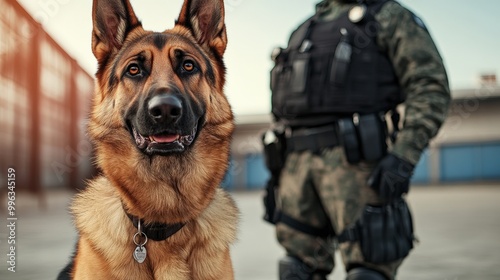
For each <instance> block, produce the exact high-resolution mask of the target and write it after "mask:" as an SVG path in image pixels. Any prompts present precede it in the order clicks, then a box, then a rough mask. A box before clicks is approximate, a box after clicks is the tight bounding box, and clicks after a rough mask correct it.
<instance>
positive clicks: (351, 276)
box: [346, 267, 387, 280]
mask: <svg viewBox="0 0 500 280" xmlns="http://www.w3.org/2000/svg"><path fill="white" fill-rule="evenodd" d="M346 280H387V278H385V276H384V275H382V274H381V273H380V272H377V271H375V270H372V269H368V268H365V267H356V268H353V269H351V270H349V272H348V273H347V278H346Z"/></svg>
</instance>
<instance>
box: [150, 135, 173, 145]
mask: <svg viewBox="0 0 500 280" xmlns="http://www.w3.org/2000/svg"><path fill="white" fill-rule="evenodd" d="M151 138H153V141H155V142H156V143H172V142H174V141H175V140H177V139H178V138H179V135H156V136H152V137H151Z"/></svg>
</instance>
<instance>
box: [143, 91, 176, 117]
mask: <svg viewBox="0 0 500 280" xmlns="http://www.w3.org/2000/svg"><path fill="white" fill-rule="evenodd" d="M148 112H149V115H150V116H151V118H152V119H153V120H154V121H156V122H157V123H174V122H176V121H177V120H178V119H179V118H180V117H181V116H182V103H181V100H180V99H179V98H178V97H176V96H174V95H171V94H160V95H156V96H154V97H153V98H151V99H150V100H149V102H148Z"/></svg>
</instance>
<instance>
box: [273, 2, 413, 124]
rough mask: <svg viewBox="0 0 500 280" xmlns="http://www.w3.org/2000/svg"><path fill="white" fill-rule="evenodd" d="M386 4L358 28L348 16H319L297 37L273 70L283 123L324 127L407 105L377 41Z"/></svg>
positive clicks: (372, 9) (371, 7)
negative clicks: (330, 18) (379, 17)
mask: <svg viewBox="0 0 500 280" xmlns="http://www.w3.org/2000/svg"><path fill="white" fill-rule="evenodd" d="M384 2H386V1H378V2H375V3H373V2H372V3H373V4H368V7H367V12H366V15H365V16H364V18H363V20H362V21H360V22H358V23H353V22H351V20H349V16H348V12H347V13H345V14H343V15H341V16H340V17H338V18H337V19H335V20H333V21H327V22H320V21H317V20H316V16H314V17H312V18H310V19H309V20H307V21H306V22H305V23H303V24H302V25H301V26H299V28H298V29H297V30H295V31H294V32H293V33H292V35H291V38H290V41H289V43H288V47H287V48H286V49H284V50H282V51H281V53H280V54H279V55H277V57H276V58H275V62H276V64H275V66H274V67H273V69H272V71H271V90H272V112H273V114H274V115H275V116H276V117H277V118H278V119H284V120H285V121H286V122H287V123H288V124H289V125H292V126H314V125H323V124H326V123H329V122H332V121H334V120H335V119H337V118H339V117H342V116H348V115H352V114H354V113H359V114H366V113H374V112H381V111H383V112H386V111H388V110H390V109H392V108H394V107H395V106H396V105H397V104H399V103H401V102H402V101H403V100H402V95H401V90H400V87H399V83H398V79H397V77H396V75H395V73H394V70H393V67H392V64H391V62H390V60H389V58H388V57H387V55H386V54H385V53H384V52H382V51H381V50H380V49H379V47H378V46H377V42H376V40H377V28H378V25H377V22H376V21H375V18H374V14H376V12H378V11H379V10H380V7H381V6H382V4H383V3H384ZM341 45H342V46H341ZM336 52H337V55H336V54H335V53H336Z"/></svg>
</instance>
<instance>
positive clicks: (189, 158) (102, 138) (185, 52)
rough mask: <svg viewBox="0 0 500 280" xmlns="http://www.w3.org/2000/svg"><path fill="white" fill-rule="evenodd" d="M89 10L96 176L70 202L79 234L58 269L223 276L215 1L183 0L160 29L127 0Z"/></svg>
mask: <svg viewBox="0 0 500 280" xmlns="http://www.w3.org/2000/svg"><path fill="white" fill-rule="evenodd" d="M92 13H93V15H92V19H93V34H92V51H93V53H94V55H95V57H96V58H97V62H98V71H97V73H96V87H95V95H94V97H93V107H92V110H91V114H90V118H89V125H88V134H89V136H90V138H91V140H92V142H93V144H94V146H95V151H96V163H97V166H98V167H99V170H100V171H101V173H102V175H100V176H99V177H97V178H95V179H93V180H92V181H90V182H89V184H88V186H87V188H86V189H85V190H84V191H83V192H82V193H80V194H78V195H77V196H76V198H75V199H74V201H73V204H72V206H71V210H72V212H73V215H74V220H75V225H76V228H77V230H78V233H79V239H78V243H77V246H76V252H75V254H74V256H73V258H72V261H71V263H70V264H69V265H68V266H67V267H66V268H65V269H64V270H63V271H62V272H61V273H60V275H59V279H92V280H96V279H106V280H108V279H133V280H145V279H175V280H179V279H190V280H191V279H203V280H208V279H214V280H215V279H216V280H220V279H233V278H234V276H233V268H232V263H231V258H230V250H229V249H230V245H231V243H232V242H233V241H234V240H235V235H236V230H237V229H236V227H237V222H238V215H239V214H238V210H237V208H236V206H235V203H234V202H233V200H232V199H231V198H230V197H229V195H228V194H226V193H225V192H224V191H222V190H221V188H220V187H219V185H220V183H221V181H222V179H223V177H224V174H225V172H226V169H227V168H228V159H229V151H230V140H231V135H232V132H233V129H234V121H233V114H232V111H231V108H230V105H229V103H228V101H227V99H226V97H225V95H224V93H223V87H224V82H225V78H224V76H225V66H224V63H223V60H222V58H223V54H224V51H225V49H226V44H227V37H226V28H225V23H224V3H223V0H185V1H184V4H183V6H182V9H181V11H180V15H179V17H178V19H177V20H176V22H175V26H174V27H173V28H172V29H168V30H166V31H163V32H161V33H159V32H152V31H145V30H144V29H143V28H142V25H141V23H140V21H139V20H138V18H137V17H136V15H135V13H134V11H133V9H132V6H131V4H130V3H129V0H94V1H93V8H92Z"/></svg>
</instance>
